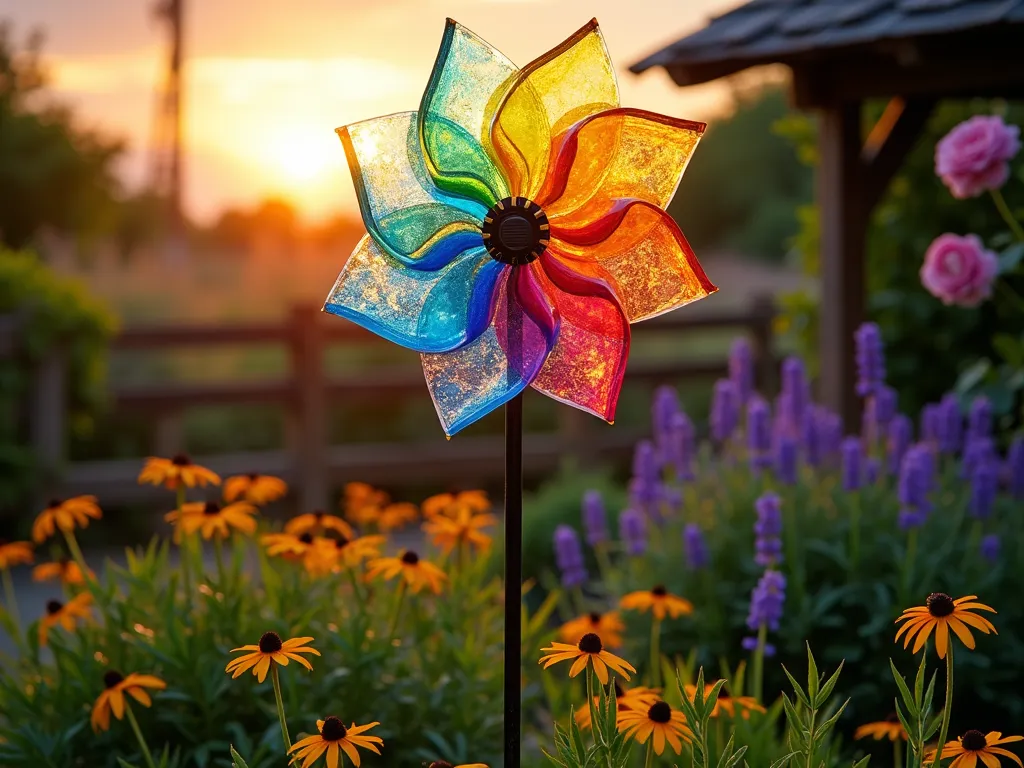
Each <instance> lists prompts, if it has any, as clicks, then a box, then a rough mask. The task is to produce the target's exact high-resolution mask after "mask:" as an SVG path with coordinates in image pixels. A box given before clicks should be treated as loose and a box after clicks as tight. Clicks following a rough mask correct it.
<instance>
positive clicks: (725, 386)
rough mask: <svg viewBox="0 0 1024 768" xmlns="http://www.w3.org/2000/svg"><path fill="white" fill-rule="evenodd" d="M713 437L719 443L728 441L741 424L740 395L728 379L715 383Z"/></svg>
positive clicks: (712, 413) (712, 414) (712, 411)
mask: <svg viewBox="0 0 1024 768" xmlns="http://www.w3.org/2000/svg"><path fill="white" fill-rule="evenodd" d="M710 421H711V437H712V438H713V439H714V440H715V441H716V442H719V443H724V442H725V441H726V440H728V439H729V438H730V437H731V436H732V433H733V432H734V431H735V430H736V425H737V424H738V423H739V395H738V393H737V392H736V387H735V386H734V385H733V383H732V382H731V381H729V380H728V379H719V380H718V381H716V382H715V390H714V395H713V396H712V400H711V418H710Z"/></svg>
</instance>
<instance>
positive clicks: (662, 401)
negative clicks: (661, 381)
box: [651, 385, 679, 456]
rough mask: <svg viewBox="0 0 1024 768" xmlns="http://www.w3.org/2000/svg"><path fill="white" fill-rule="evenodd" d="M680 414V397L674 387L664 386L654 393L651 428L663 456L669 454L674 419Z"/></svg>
mask: <svg viewBox="0 0 1024 768" xmlns="http://www.w3.org/2000/svg"><path fill="white" fill-rule="evenodd" d="M678 412H679V395H678V394H677V393H676V390H675V388H674V387H670V386H667V385H663V386H660V387H658V388H657V389H656V390H655V391H654V400H653V401H652V403H651V426H652V428H653V434H654V443H655V445H657V447H658V450H659V451H660V452H661V454H662V456H664V455H665V454H666V453H667V445H668V442H669V440H670V435H671V430H672V419H673V417H674V416H675V415H676V414H677V413H678Z"/></svg>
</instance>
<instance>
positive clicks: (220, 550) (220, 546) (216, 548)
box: [213, 534, 226, 589]
mask: <svg viewBox="0 0 1024 768" xmlns="http://www.w3.org/2000/svg"><path fill="white" fill-rule="evenodd" d="M213 556H214V558H215V559H216V561H217V585H218V586H219V587H220V588H221V589H226V585H225V584H224V540H223V539H222V538H221V537H220V534H218V535H216V536H214V537H213Z"/></svg>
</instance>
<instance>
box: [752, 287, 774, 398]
mask: <svg viewBox="0 0 1024 768" xmlns="http://www.w3.org/2000/svg"><path fill="white" fill-rule="evenodd" d="M774 321H775V301H774V299H772V297H771V296H769V295H766V294H758V295H757V296H755V297H754V302H753V306H752V307H751V332H752V335H753V340H754V354H755V356H756V360H757V363H756V364H757V388H758V390H760V392H762V393H763V394H764V395H766V396H767V395H769V394H772V393H774V392H775V391H776V381H775V376H776V370H775V349H774V347H773V346H772V338H773V334H772V323H773V322H774Z"/></svg>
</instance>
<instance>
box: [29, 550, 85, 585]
mask: <svg viewBox="0 0 1024 768" xmlns="http://www.w3.org/2000/svg"><path fill="white" fill-rule="evenodd" d="M89 576H90V577H94V576H95V574H93V572H92V571H89ZM57 579H59V580H60V583H61V584H63V585H64V586H66V587H76V586H79V585H81V584H85V582H86V581H87V579H86V575H85V574H84V573H82V569H81V568H79V567H78V563H76V562H75V561H74V560H71V559H69V558H67V557H62V558H61V559H60V560H54V561H53V562H50V563H40V564H39V565H37V566H36V567H35V568H33V569H32V580H33V581H54V580H57Z"/></svg>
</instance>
